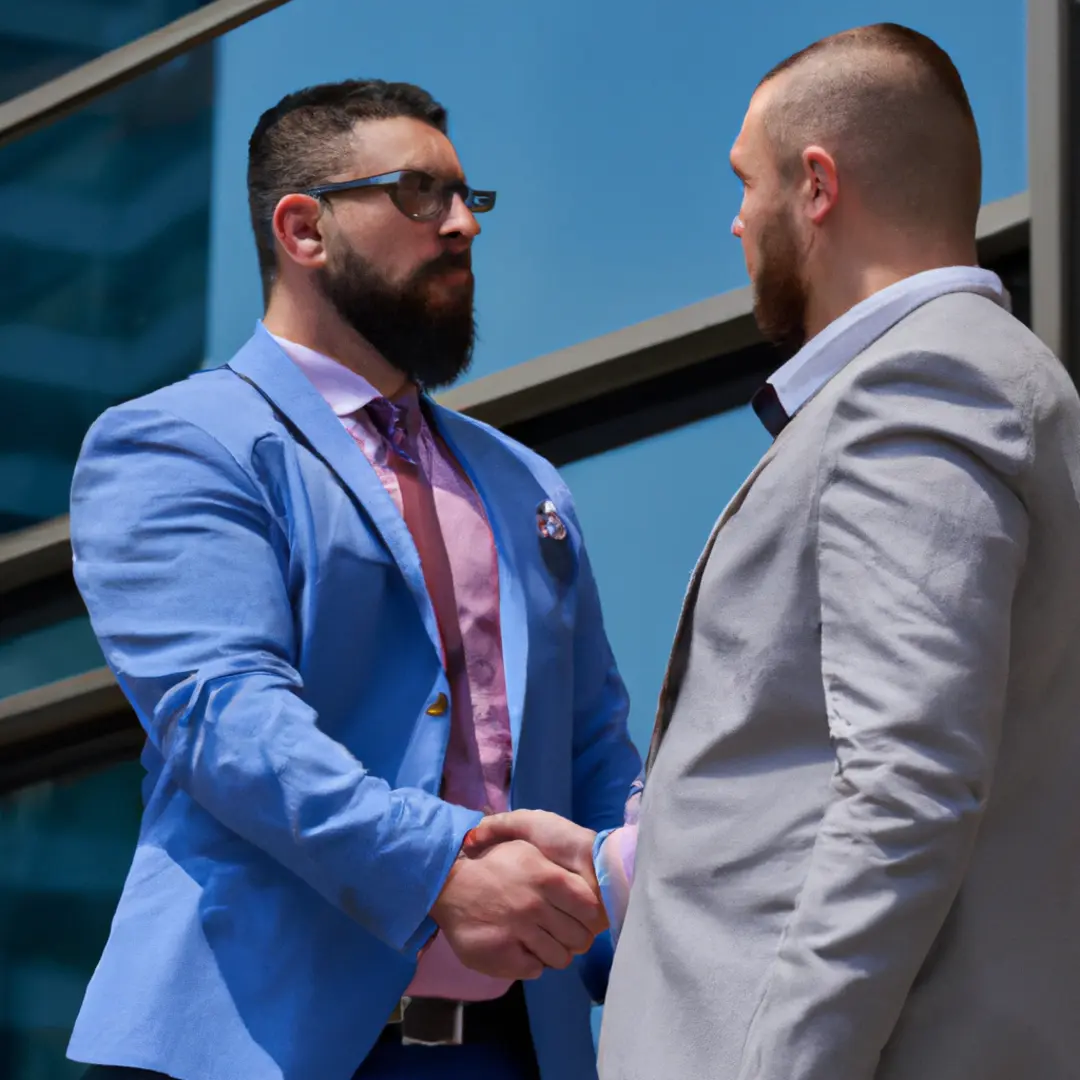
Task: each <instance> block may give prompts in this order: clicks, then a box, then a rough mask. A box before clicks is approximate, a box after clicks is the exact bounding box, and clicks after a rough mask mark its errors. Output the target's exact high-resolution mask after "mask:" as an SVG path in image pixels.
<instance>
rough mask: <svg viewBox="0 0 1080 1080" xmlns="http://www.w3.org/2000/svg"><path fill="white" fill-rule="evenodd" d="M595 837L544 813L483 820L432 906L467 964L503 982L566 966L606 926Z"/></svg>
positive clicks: (521, 812) (516, 813) (517, 813)
mask: <svg viewBox="0 0 1080 1080" xmlns="http://www.w3.org/2000/svg"><path fill="white" fill-rule="evenodd" d="M594 837H595V834H594V833H593V832H592V831H591V830H589V829H584V828H582V827H581V826H579V825H575V824H574V823H573V822H572V821H567V820H566V819H565V818H561V817H559V816H558V815H557V814H551V813H547V812H546V811H543V810H516V811H513V812H511V813H507V814H496V815H493V816H491V817H487V818H485V819H484V820H483V821H482V822H481V823H480V824H479V825H478V826H477V827H476V829H474V830H473V831H472V832H471V833H470V834H469V836H468V837H467V840H466V845H465V848H464V851H463V857H462V858H459V859H458V860H457V861H456V862H455V863H454V866H453V868H452V869H451V870H450V875H449V877H448V878H447V880H446V884H445V885H444V886H443V890H442V892H441V893H440V894H439V898H438V900H436V902H435V905H434V907H433V908H432V909H431V915H432V918H433V919H434V920H435V922H436V923H437V924H438V926H439V929H440V931H441V932H442V933H443V934H444V935H445V937H446V939H447V941H448V942H449V944H450V946H451V948H453V950H454V952H455V953H456V954H457V956H458V958H459V959H460V960H461V962H462V963H463V964H465V965H466V966H467V967H470V968H472V969H473V970H474V971H479V972H481V973H483V974H485V975H491V976H495V977H497V978H505V979H535V978H537V977H538V976H539V975H540V974H541V973H542V972H543V970H544V968H546V967H551V968H559V969H562V968H565V967H567V966H568V965H569V964H570V963H571V961H572V960H573V958H574V956H576V955H579V954H581V953H584V952H587V951H588V949H589V947H590V946H591V945H592V942H593V938H595V936H596V935H597V934H599V933H601V932H602V931H603V930H605V929H606V928H607V915H606V914H605V912H604V905H603V903H602V902H601V900H600V889H599V886H598V885H597V882H596V874H595V872H594V870H593V863H592V844H593V839H594Z"/></svg>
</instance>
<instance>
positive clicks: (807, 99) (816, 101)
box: [760, 23, 982, 235]
mask: <svg viewBox="0 0 1080 1080" xmlns="http://www.w3.org/2000/svg"><path fill="white" fill-rule="evenodd" d="M781 76H783V77H784V80H783V84H782V85H780V86H778V87H777V94H776V97H775V98H774V99H772V100H770V103H769V106H768V108H767V110H766V114H765V129H766V131H767V133H768V134H769V137H770V139H771V141H772V144H773V146H774V149H775V150H776V153H777V157H778V162H779V164H780V168H781V170H782V171H783V172H785V173H787V174H788V175H789V176H791V177H794V176H795V175H796V174H797V173H798V171H799V169H800V167H801V155H802V152H803V150H804V149H805V148H806V147H807V146H810V145H814V144H817V145H820V146H822V147H823V148H824V149H826V150H828V151H829V153H831V154H832V155H833V156H834V157H835V159H836V162H837V167H838V169H840V171H841V175H843V174H845V173H846V174H847V176H848V177H850V178H852V179H853V180H854V181H855V183H856V184H858V185H859V189H860V196H861V198H862V199H863V200H864V202H865V203H866V204H867V205H868V206H870V208H871V209H872V210H874V211H875V212H877V213H879V214H880V215H881V216H882V217H883V218H885V219H887V220H893V221H896V222H897V223H899V224H912V225H914V224H917V223H927V224H930V225H934V226H946V227H951V228H957V229H963V230H965V232H966V231H968V230H970V232H971V233H972V235H974V231H975V223H976V219H977V218H978V213H979V204H980V201H981V194H982V192H981V188H982V159H981V152H980V149H979V134H978V129H977V127H976V124H975V116H974V113H973V112H972V109H971V102H970V101H969V100H968V95H967V91H966V90H965V89H964V83H963V80H962V79H961V78H960V73H959V72H958V71H957V69H956V66H955V65H954V64H953V62H952V60H951V59H950V57H949V55H948V53H946V52H945V50H944V49H942V48H941V47H940V46H939V45H938V44H936V43H935V42H934V41H932V40H931V39H930V38H928V37H927V36H926V35H925V34H920V33H919V32H918V31H916V30H911V29H909V28H908V27H905V26H899V25H897V24H895V23H879V24H877V25H874V26H864V27H859V28H857V29H854V30H846V31H844V32H843V33H839V34H834V35H833V36H831V37H827V38H824V39H822V40H821V41H817V42H815V43H814V44H813V45H810V46H808V47H807V48H805V49H802V50H800V51H799V52H797V53H795V54H794V55H793V56H790V57H788V58H787V59H786V60H784V61H782V62H781V63H779V64H777V65H776V67H774V68H773V69H772V70H771V71H770V72H769V73H768V74H767V75H766V76H765V78H764V79H762V80H761V84H760V85H761V86H764V85H765V84H767V83H771V82H774V81H776V80H779V79H780V78H781Z"/></svg>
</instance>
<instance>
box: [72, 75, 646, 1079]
mask: <svg viewBox="0 0 1080 1080" xmlns="http://www.w3.org/2000/svg"><path fill="white" fill-rule="evenodd" d="M248 188H249V197H250V203H251V215H252V224H253V226H254V230H255V236H256V241H257V246H258V251H259V259H260V265H261V271H262V275H263V281H264V288H265V294H266V300H267V307H266V313H265V317H264V319H263V320H262V323H261V325H260V326H259V327H257V329H256V332H255V335H254V337H252V339H251V340H250V341H249V342H248V343H247V344H246V345H245V346H244V347H243V348H242V349H241V350H240V352H239V353H238V354H237V355H236V356H235V357H234V358H233V359H232V360H231V361H230V362H229V363H228V364H227V365H225V366H224V367H221V368H218V369H216V370H214V371H209V372H203V373H200V374H197V375H195V376H193V377H192V378H190V379H188V380H187V381H185V382H182V383H178V384H176V385H173V386H169V387H166V388H164V389H162V390H159V391H157V392H156V393H153V394H150V395H149V396H147V397H144V398H141V399H139V400H137V401H133V402H129V403H127V404H125V405H123V406H120V407H119V408H115V409H111V410H110V411H109V412H107V413H106V414H105V415H104V416H103V417H102V418H101V419H100V420H99V421H98V422H97V423H96V424H95V426H94V427H93V428H92V430H91V431H90V434H89V435H88V436H87V440H86V443H85V446H84V448H83V453H82V456H81V458H80V461H79V465H78V469H77V471H76V475H75V480H74V487H73V491H72V509H71V532H72V545H73V548H74V553H75V560H76V561H75V573H76V578H77V581H78V585H79V588H80V590H81V592H82V595H83V597H84V599H85V601H86V605H87V608H88V609H89V612H90V616H91V620H92V622H93V626H94V629H95V632H96V633H97V635H98V637H99V640H100V641H101V645H102V648H103V650H104V652H105V656H106V658H107V660H108V662H109V665H110V666H111V668H112V669H113V671H114V672H115V674H116V677H117V681H118V682H119V684H120V686H121V687H122V688H123V691H124V693H125V694H126V695H127V697H128V699H129V700H130V702H131V704H132V706H133V707H134V709H135V712H136V713H137V715H138V717H139V719H140V721H141V722H142V724H143V726H144V727H145V729H146V733H147V744H146V749H145V752H144V755H143V762H144V765H145V767H146V770H147V777H146V781H145V785H144V795H145V799H146V808H145V814H144V819H143V826H142V831H141V835H140V838H139V843H138V847H137V849H136V852H135V856H134V862H133V865H132V868H131V872H130V874H129V877H128V880H127V883H126V886H125V888H124V892H123V896H122V898H121V901H120V905H119V908H118V910H117V913H116V918H115V920H114V923H113V927H112V933H111V936H110V938H109V942H108V944H107V946H106V948H105V952H104V955H103V957H102V959H101V962H100V964H99V966H98V969H97V971H96V973H95V975H94V977H93V980H92V981H91V983H90V986H89V989H88V990H87V993H86V998H85V1001H84V1004H83V1008H82V1011H81V1013H80V1016H79V1019H78V1023H77V1026H76V1029H75V1032H74V1035H73V1038H72V1041H71V1046H70V1049H69V1053H70V1055H71V1057H72V1058H73V1059H75V1060H77V1061H83V1062H91V1063H96V1065H97V1067H96V1068H93V1069H91V1074H92V1075H94V1076H97V1077H99V1078H105V1077H113V1078H116V1080H123V1078H128V1080H134V1078H136V1077H139V1076H143V1077H148V1076H154V1077H161V1076H168V1077H174V1078H176V1080H238V1078H240V1077H242V1078H243V1080H312V1078H315V1077H317V1078H319V1080H349V1078H350V1077H353V1076H354V1075H355V1076H357V1077H364V1078H369V1077H371V1078H378V1077H390V1076H408V1077H427V1076H430V1077H443V1076H468V1077H475V1078H487V1077H490V1078H496V1077H497V1078H505V1080H512V1078H513V1080H516V1078H521V1080H524V1078H527V1077H528V1078H534V1077H536V1076H538V1075H543V1076H547V1077H558V1078H560V1080H562V1078H564V1077H581V1078H588V1077H595V1075H596V1073H595V1060H594V1053H593V1046H592V1039H591V1031H590V1025H589V997H588V995H587V993H586V991H585V988H584V986H583V983H582V981H581V979H580V978H579V977H578V974H577V972H576V971H575V970H574V968H573V967H572V966H571V961H572V959H573V958H574V957H575V956H577V955H581V954H583V953H585V952H586V951H587V950H588V949H589V948H590V947H591V945H592V942H593V939H594V937H595V935H596V934H597V933H598V932H599V931H601V930H602V929H603V928H604V926H605V921H606V920H605V915H604V911H603V907H602V905H601V904H600V902H599V900H598V898H597V896H596V892H595V890H596V881H595V878H593V877H592V873H591V868H585V870H584V872H582V873H574V872H570V871H569V870H565V869H562V868H561V867H559V866H557V865H555V864H554V863H552V862H550V861H549V860H548V859H547V858H546V857H544V856H543V855H541V854H540V852H539V851H538V850H537V849H536V848H535V847H534V846H532V845H530V844H528V843H526V842H524V841H520V842H511V843H508V844H503V845H499V846H497V847H494V848H492V849H491V850H490V851H488V852H486V853H484V854H483V855H482V856H480V857H477V858H475V859H467V858H459V855H460V854H461V850H462V843H463V839H464V837H465V835H466V833H467V832H468V831H469V830H470V829H471V828H472V827H473V826H475V825H476V824H477V823H478V822H479V821H480V820H481V818H482V817H483V816H484V815H485V814H491V813H494V812H498V811H503V810H506V809H507V808H508V807H509V806H510V804H511V801H512V802H513V805H514V806H520V807H533V808H543V809H546V810H550V811H554V812H557V813H558V814H561V815H563V816H565V817H567V818H571V819H573V820H575V821H577V822H579V823H580V824H581V825H583V826H586V827H587V828H589V829H602V828H607V827H610V826H612V825H615V824H617V823H618V822H619V821H620V820H621V819H622V802H623V798H624V795H625V791H626V788H627V786H628V785H629V783H630V782H631V781H632V779H633V777H634V776H635V775H636V773H637V772H638V770H639V768H640V761H639V759H638V756H637V754H636V752H635V751H634V749H633V747H632V744H631V743H630V740H629V737H628V735H627V730H626V724H625V717H626V711H627V700H626V694H625V690H624V688H623V684H622V682H621V680H620V679H619V676H618V674H617V672H616V670H615V666H614V663H613V660H612V654H611V650H610V648H609V646H608V643H607V640H606V638H605V635H604V630H603V626H602V623H601V616H600V608H599V603H598V599H597V591H596V586H595V583H594V580H593V576H592V573H591V571H590V569H589V562H588V559H587V557H586V553H585V549H584V547H583V545H582V539H581V532H580V528H579V526H578V521H577V518H576V516H575V513H574V507H573V504H572V502H571V499H570V495H569V493H568V492H567V490H566V488H565V487H564V486H563V484H562V482H561V481H560V479H559V477H558V475H557V474H556V472H555V470H554V469H553V468H552V467H551V466H550V465H549V464H548V463H547V462H545V461H543V460H541V459H540V458H538V457H537V456H535V455H534V454H532V453H530V452H529V451H528V450H526V449H525V448H523V447H521V446H519V445H517V444H516V443H514V442H513V441H511V440H509V439H507V438H505V437H503V436H502V435H500V434H499V433H498V432H496V431H493V430H491V429H490V428H488V427H486V426H484V425H481V424H478V423H476V422H474V421H471V420H469V419H467V418H465V417H463V416H458V415H455V414H453V413H451V412H449V411H447V410H445V409H442V408H440V407H439V406H437V405H436V404H434V402H432V401H431V400H430V399H429V398H428V397H427V396H426V394H425V391H427V390H430V389H432V388H434V387H438V386H441V385H444V384H446V383H449V382H450V381H452V380H453V379H454V378H456V377H457V376H458V375H460V374H461V372H462V371H463V370H464V369H465V367H466V366H467V364H468V362H469V358H470V354H471V351H472V346H473V336H474V320H473V275H472V270H471V266H470V251H471V247H472V243H473V240H474V239H475V237H476V236H477V235H478V234H479V232H480V227H479V224H478V222H477V219H476V215H477V214H479V213H481V212H486V211H490V210H491V209H492V207H493V206H494V203H495V194H494V192H490V191H477V190H474V189H473V188H471V187H470V186H469V185H468V184H467V183H466V181H465V177H464V174H463V172H462V168H461V165H460V163H459V161H458V158H457V155H456V154H455V152H454V148H453V146H452V145H451V143H450V141H449V139H448V138H447V136H446V112H445V110H444V109H443V108H442V107H441V106H440V105H438V104H437V103H436V102H435V101H433V100H432V98H431V97H430V96H429V95H428V94H427V93H425V92H424V91H423V90H421V89H419V88H418V87H415V86H411V85H408V84H402V83H390V84H388V83H384V82H380V81H363V82H360V81H353V82H347V83H341V84H335V85H326V86H319V87H314V88H312V89H308V90H304V91H301V92H299V93H297V94H293V95H290V96H289V97H287V98H285V99H284V100H283V101H282V102H281V103H280V104H279V105H277V106H276V107H275V108H273V109H271V110H270V111H269V112H267V113H266V114H265V115H264V116H263V117H262V118H261V119H260V121H259V123H258V126H257V127H256V129H255V132H254V134H253V136H252V138H251V143H250V156H249V169H248ZM511 792H512V794H511ZM541 975H543V977H542V978H541V977H539V976H541ZM522 980H535V981H532V982H530V983H529V986H528V988H527V990H525V989H524V988H523V986H522Z"/></svg>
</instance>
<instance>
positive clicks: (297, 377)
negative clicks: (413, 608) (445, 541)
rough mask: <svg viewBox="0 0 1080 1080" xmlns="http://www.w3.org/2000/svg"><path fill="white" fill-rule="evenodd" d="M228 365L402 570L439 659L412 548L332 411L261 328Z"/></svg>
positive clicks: (432, 615)
mask: <svg viewBox="0 0 1080 1080" xmlns="http://www.w3.org/2000/svg"><path fill="white" fill-rule="evenodd" d="M228 366H229V367H230V368H231V369H232V370H233V371H234V372H236V374H237V375H239V376H240V377H241V378H243V379H245V380H246V381H248V382H250V383H252V384H253V385H254V386H255V388H256V389H257V390H258V391H259V392H260V393H261V394H262V396H263V397H264V398H266V400H267V401H268V402H269V403H270V404H271V405H272V406H273V408H274V410H275V411H276V412H277V413H278V414H279V416H280V417H281V418H282V419H283V420H284V421H285V423H286V425H287V426H288V427H289V428H290V430H291V431H292V432H293V434H294V436H295V437H296V438H297V440H298V441H299V442H301V443H303V444H304V445H306V446H307V447H308V448H309V449H310V450H311V451H312V452H313V453H315V454H316V456H318V457H319V458H320V459H321V460H322V461H323V462H324V464H326V466H327V467H328V468H329V469H330V470H331V471H332V472H333V473H334V475H335V476H336V477H337V478H338V480H339V481H340V482H341V483H342V484H343V485H344V487H345V489H346V490H347V491H348V492H349V494H350V495H351V496H352V498H353V500H354V502H355V503H356V504H357V505H358V506H359V507H360V508H361V509H362V511H363V512H364V513H365V514H366V515H367V516H368V518H369V519H370V520H371V523H372V525H373V526H374V527H375V529H376V531H377V532H378V533H379V535H380V536H381V537H382V539H383V542H384V543H385V544H386V546H387V548H388V549H389V550H390V554H391V555H392V556H393V557H394V560H395V562H396V563H397V565H398V567H399V568H400V569H401V573H402V574H403V575H404V577H405V581H406V583H407V584H408V587H409V591H410V592H411V593H412V594H413V597H414V599H415V600H416V603H417V606H418V607H419V609H420V614H421V617H422V618H423V621H424V627H425V629H426V630H427V633H428V636H429V637H430V638H431V642H432V645H433V646H434V648H435V652H436V654H437V655H438V656H440V657H441V656H442V644H441V641H440V638H439V629H438V624H437V623H436V621H435V609H434V607H433V606H432V603H431V597H430V596H429V595H428V591H427V586H426V585H425V584H424V575H423V571H422V570H421V568H420V555H419V553H418V552H417V550H416V544H415V543H414V542H413V538H412V536H411V535H410V533H409V530H408V527H407V526H406V524H405V520H404V518H403V517H402V516H401V514H400V513H399V512H398V508H397V506H396V505H395V504H394V500H393V499H392V498H391V497H390V495H389V493H388V492H387V490H386V488H385V487H384V486H383V484H382V481H381V480H380V479H379V476H378V474H377V473H376V472H375V469H374V468H373V467H372V465H371V463H370V462H369V461H368V460H367V458H366V457H365V456H364V454H363V453H362V452H361V450H360V449H359V448H358V447H357V445H356V443H355V442H353V439H352V436H351V435H349V433H348V432H347V431H346V430H345V428H344V427H343V426H342V423H341V421H340V420H339V419H338V418H337V417H336V416H335V415H334V413H333V410H332V409H331V408H330V407H329V406H328V405H327V404H326V402H325V401H324V400H323V397H322V395H321V394H320V393H319V392H318V391H317V390H316V389H315V387H314V386H312V385H311V383H310V382H309V381H308V379H307V378H306V377H305V376H304V374H303V372H301V371H300V369H299V368H297V366H296V365H295V364H294V363H293V362H292V361H291V360H290V359H289V358H288V357H287V356H286V355H285V353H284V352H282V351H281V349H280V348H279V347H278V345H277V343H276V342H275V341H274V339H273V338H272V337H270V335H269V334H268V333H267V332H266V331H265V330H264V329H263V328H262V327H261V326H260V327H259V329H258V330H257V331H256V333H255V336H254V337H252V338H251V340H250V341H248V343H247V344H246V345H245V346H244V347H243V348H242V349H241V350H240V352H239V353H237V355H236V356H235V357H233V359H232V360H231V361H230V362H229V364H228Z"/></svg>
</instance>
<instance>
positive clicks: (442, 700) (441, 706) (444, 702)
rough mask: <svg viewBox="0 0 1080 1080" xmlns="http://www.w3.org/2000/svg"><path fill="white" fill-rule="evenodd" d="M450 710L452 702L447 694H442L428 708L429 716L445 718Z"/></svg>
mask: <svg viewBox="0 0 1080 1080" xmlns="http://www.w3.org/2000/svg"><path fill="white" fill-rule="evenodd" d="M448 708H450V701H449V699H448V698H447V696H446V695H445V694H440V695H439V696H438V697H437V698H436V699H435V700H434V701H433V702H432V703H431V704H430V705H429V706H428V707H427V714H428V716H445V715H446V710H447V709H448Z"/></svg>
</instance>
